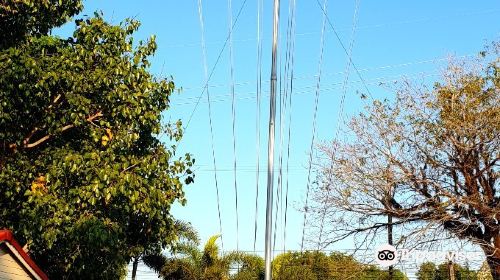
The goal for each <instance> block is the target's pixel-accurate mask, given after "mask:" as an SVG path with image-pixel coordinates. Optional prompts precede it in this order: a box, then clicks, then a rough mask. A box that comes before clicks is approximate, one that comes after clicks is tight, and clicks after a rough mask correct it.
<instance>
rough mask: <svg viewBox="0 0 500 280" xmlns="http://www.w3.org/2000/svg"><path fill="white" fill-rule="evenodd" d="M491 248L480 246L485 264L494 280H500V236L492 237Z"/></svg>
mask: <svg viewBox="0 0 500 280" xmlns="http://www.w3.org/2000/svg"><path fill="white" fill-rule="evenodd" d="M493 245H494V247H492V246H481V247H482V249H483V251H484V254H485V255H486V262H488V266H489V267H490V271H491V276H493V279H494V280H500V235H497V236H495V237H493Z"/></svg>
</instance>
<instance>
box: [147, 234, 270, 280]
mask: <svg viewBox="0 0 500 280" xmlns="http://www.w3.org/2000/svg"><path fill="white" fill-rule="evenodd" d="M219 237H220V235H214V236H212V237H210V238H209V239H208V241H207V242H206V243H205V246H204V248H203V250H200V249H198V245H199V244H198V242H197V240H192V239H185V240H183V242H180V243H179V244H176V245H175V246H174V252H173V254H172V255H170V256H165V255H147V256H144V257H143V261H144V263H145V264H146V265H147V266H148V267H150V268H152V269H153V270H154V271H155V272H156V273H158V275H159V276H160V277H161V278H162V279H165V280H174V279H175V280H224V279H226V280H260V279H263V278H264V260H263V259H262V258H261V257H259V256H256V255H251V254H247V253H242V252H229V253H227V254H225V255H224V256H221V255H220V254H219V247H218V245H217V243H216V242H217V240H218V238H219ZM233 268H237V269H236V270H237V271H235V272H234V273H232V272H231V269H233Z"/></svg>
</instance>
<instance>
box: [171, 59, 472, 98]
mask: <svg viewBox="0 0 500 280" xmlns="http://www.w3.org/2000/svg"><path fill="white" fill-rule="evenodd" d="M474 56H475V54H466V55H461V56H457V57H456V58H468V57H474ZM448 60H449V56H446V57H436V58H431V59H424V60H418V61H410V62H404V63H398V64H387V65H382V66H376V67H366V68H361V69H359V71H360V72H370V71H376V70H387V69H394V68H399V67H406V66H413V65H420V64H426V63H436V62H442V61H448ZM322 75H323V77H331V76H337V75H344V76H345V75H346V72H345V70H344V71H339V72H333V73H322ZM317 77H318V76H317V74H314V75H299V76H294V77H293V79H294V80H310V79H317ZM264 83H269V81H264ZM252 84H253V82H251V81H240V82H235V86H245V85H252ZM228 85H229V84H210V85H208V88H218V87H227V86H228ZM202 88H203V86H199V87H198V86H196V87H183V88H182V89H183V90H186V91H187V90H196V89H202ZM195 98H197V97H184V98H181V99H180V100H189V99H195Z"/></svg>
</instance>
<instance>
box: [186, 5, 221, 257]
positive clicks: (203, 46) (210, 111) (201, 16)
mask: <svg viewBox="0 0 500 280" xmlns="http://www.w3.org/2000/svg"><path fill="white" fill-rule="evenodd" d="M201 1H202V0H198V16H199V20H200V28H201V46H202V55H203V69H204V74H205V80H206V81H207V82H206V85H208V80H209V79H210V77H207V74H208V71H207V70H208V69H207V52H206V48H205V25H204V23H203V6H202V3H201ZM206 92H207V102H208V121H209V125H210V139H211V146H212V159H213V166H214V180H215V191H216V196H217V214H218V216H219V230H220V234H221V250H222V252H224V241H223V236H224V235H223V234H222V217H221V211H220V196H219V183H218V180H217V164H216V162H217V161H216V159H215V145H214V131H213V125H212V106H211V102H210V92H209V90H208V87H206ZM188 124H189V123H188Z"/></svg>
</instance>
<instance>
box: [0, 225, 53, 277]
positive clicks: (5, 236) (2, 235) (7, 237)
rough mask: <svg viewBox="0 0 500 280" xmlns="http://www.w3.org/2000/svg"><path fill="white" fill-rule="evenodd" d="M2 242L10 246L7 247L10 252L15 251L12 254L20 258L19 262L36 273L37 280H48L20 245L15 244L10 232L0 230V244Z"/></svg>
mask: <svg viewBox="0 0 500 280" xmlns="http://www.w3.org/2000/svg"><path fill="white" fill-rule="evenodd" d="M2 242H6V243H8V245H11V246H9V248H10V249H11V250H12V248H14V250H15V251H16V252H14V253H15V254H16V255H17V256H18V257H21V258H22V260H20V261H22V262H24V263H25V264H27V265H28V266H29V268H30V270H31V271H32V272H34V273H36V275H35V276H38V278H41V279H42V280H48V279H49V278H48V277H47V275H45V273H43V271H42V270H41V269H40V268H39V267H38V266H37V265H36V264H35V262H34V261H33V260H32V259H31V258H30V256H29V255H28V254H27V253H26V252H25V251H24V250H23V248H22V247H21V245H19V243H17V241H16V240H15V239H14V235H13V234H12V232H11V231H10V230H0V243H2Z"/></svg>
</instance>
